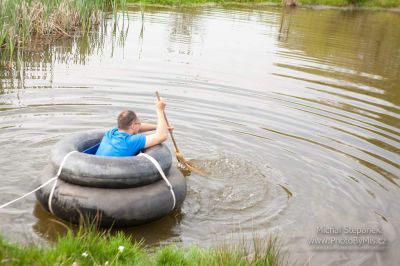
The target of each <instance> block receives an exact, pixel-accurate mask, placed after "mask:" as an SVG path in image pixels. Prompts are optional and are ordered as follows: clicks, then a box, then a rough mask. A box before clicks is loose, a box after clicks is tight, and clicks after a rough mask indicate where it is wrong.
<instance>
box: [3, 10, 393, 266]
mask: <svg viewBox="0 0 400 266" xmlns="http://www.w3.org/2000/svg"><path fill="white" fill-rule="evenodd" d="M399 25H400V14H398V13H391V12H377V11H376V12H370V11H343V10H312V9H294V10H290V9H289V10H286V9H281V8H274V7H231V8H218V7H201V8H181V9H166V8H148V7H146V8H145V9H144V10H143V12H141V11H140V10H139V9H135V8H131V9H130V10H129V12H128V14H127V16H126V17H125V18H122V17H121V18H120V21H119V24H118V26H117V27H116V28H115V29H113V27H112V25H111V22H109V23H108V25H105V27H104V28H102V31H101V32H99V33H96V34H93V35H91V36H89V37H87V38H76V39H60V40H57V41H55V42H53V43H51V44H45V45H44V48H43V46H40V47H39V48H38V47H36V46H33V47H32V48H31V49H30V51H27V52H26V53H25V55H24V59H23V61H22V68H21V69H20V70H18V71H17V70H15V69H12V70H10V69H4V68H3V69H1V70H0V79H1V80H0V86H1V87H0V92H1V95H0V143H1V150H0V173H1V178H0V195H1V197H0V199H1V203H4V202H6V201H8V200H11V199H13V198H16V197H18V196H20V195H22V194H24V193H26V192H28V191H30V190H32V189H33V188H34V187H35V186H36V183H35V180H36V178H37V177H38V176H39V175H40V174H41V172H42V170H43V168H44V167H45V165H46V164H47V163H48V157H49V152H50V150H51V148H52V146H53V145H54V144H55V142H57V141H58V140H60V139H61V138H63V137H65V136H68V135H70V134H71V133H74V132H78V131H83V130H88V129H95V128H107V127H112V126H114V125H115V119H116V116H117V114H118V113H119V112H120V111H121V110H123V109H127V108H131V109H134V110H135V111H137V112H138V114H139V115H140V117H141V118H142V120H143V121H147V122H155V117H156V116H155V108H154V102H155V94H154V92H155V91H156V90H159V91H160V93H161V95H162V96H163V97H164V98H165V99H166V101H167V104H168V105H167V114H168V116H169V120H170V121H171V123H172V124H173V125H174V127H175V135H176V139H177V142H178V144H179V146H180V148H181V150H182V152H183V154H184V155H185V157H187V158H190V159H191V160H192V161H193V163H194V164H196V165H197V166H199V167H200V168H202V169H204V170H206V171H207V172H208V174H207V175H206V176H199V175H196V174H192V175H191V176H188V177H187V184H188V194H187V198H186V201H185V202H184V204H183V206H182V208H181V210H180V211H177V212H174V213H173V214H171V215H170V216H168V217H165V218H163V219H161V220H159V221H156V222H154V223H152V224H149V225H143V226H139V227H135V228H129V229H127V230H126V232H128V233H130V234H132V236H133V237H134V238H136V239H141V238H144V240H145V243H146V244H148V245H150V246H157V245H160V244H164V243H168V242H172V241H176V242H182V243H183V244H184V245H190V244H199V245H202V246H212V245H215V244H217V243H219V242H220V241H235V240H236V239H238V238H241V237H244V238H246V239H247V238H248V239H251V238H252V237H254V236H260V237H266V236H268V235H270V234H272V235H275V236H278V237H279V241H280V243H281V246H282V250H283V251H284V252H288V255H289V261H290V262H291V263H298V264H300V265H303V264H304V263H306V262H310V264H311V265H322V264H324V265H326V264H330V265H337V264H348V265H354V264H364V265H375V264H378V265H395V264H396V262H398V261H400V254H399V253H398V250H399V248H400V189H399V184H400V180H399V176H400V111H399V110H400V85H399V84H400V28H399ZM168 145H169V146H170V147H171V149H172V146H171V143H170V141H169V142H168ZM345 227H352V228H361V227H363V228H365V227H368V228H372V229H379V230H382V233H381V234H379V235H378V236H380V237H382V238H384V239H386V240H387V241H388V244H387V245H386V246H384V247H381V248H380V249H379V248H378V247H377V246H374V245H371V246H367V247H365V246H364V247H363V248H366V249H368V251H361V250H360V248H357V247H353V246H347V247H346V246H345V245H339V246H336V247H335V248H333V247H332V246H330V247H328V250H317V249H318V246H312V245H310V243H309V241H310V239H312V238H314V237H318V236H319V237H321V232H320V233H319V234H317V230H318V228H328V229H329V228H334V229H335V228H345ZM0 230H1V233H2V234H3V235H5V237H6V238H7V239H9V240H11V241H18V242H30V241H37V242H41V243H48V242H51V241H52V240H53V239H54V238H55V237H56V236H57V234H59V233H61V234H62V233H64V232H65V228H64V226H63V225H62V224H60V222H59V220H57V219H56V218H55V217H53V216H51V215H49V214H48V213H46V212H45V211H43V210H42V209H41V207H40V206H39V205H38V204H37V202H36V200H35V197H34V196H30V197H28V198H26V199H24V200H21V201H19V202H17V203H15V204H14V205H12V206H10V207H7V208H5V209H2V210H0ZM326 235H327V236H328V237H332V236H333V237H334V236H335V235H334V234H332V233H327V234H325V235H324V234H322V236H326ZM350 236H352V235H349V236H343V237H350ZM363 236H368V237H375V236H376V235H374V234H372V235H371V234H366V235H363ZM229 239H230V240H229ZM343 247H344V248H343Z"/></svg>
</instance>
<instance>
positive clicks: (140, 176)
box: [50, 130, 172, 188]
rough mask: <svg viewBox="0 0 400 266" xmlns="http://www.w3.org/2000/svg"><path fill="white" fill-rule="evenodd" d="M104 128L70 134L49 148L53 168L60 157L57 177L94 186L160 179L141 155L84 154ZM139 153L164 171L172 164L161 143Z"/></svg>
mask: <svg viewBox="0 0 400 266" xmlns="http://www.w3.org/2000/svg"><path fill="white" fill-rule="evenodd" d="M105 132H106V131H105V130H94V131H87V132H83V133H78V134H74V135H72V136H70V137H67V138H65V139H62V140H60V141H59V142H58V143H57V144H56V145H55V146H54V148H53V149H52V152H51V156H50V162H51V164H52V166H53V167H54V168H55V169H58V168H59V167H60V165H61V162H62V160H63V159H64V157H65V156H66V155H67V154H68V153H70V152H72V151H78V152H77V153H74V154H71V155H70V156H69V157H68V159H67V160H66V161H65V163H64V165H63V168H62V171H61V174H60V177H59V178H60V179H62V180H64V181H66V182H69V183H71V184H76V185H81V186H87V187H98V188H132V187H140V186H144V185H148V184H151V183H154V182H156V181H157V180H160V179H161V175H160V173H159V172H158V171H157V169H156V167H155V166H154V165H153V164H152V163H151V162H150V161H149V160H148V159H146V158H144V157H141V156H126V157H111V156H110V157H106V156H96V155H93V154H88V153H84V152H83V151H85V150H87V149H89V148H91V147H93V146H95V145H96V144H98V143H100V141H101V139H102V137H103V135H104V133H105ZM142 152H145V153H147V154H149V155H150V156H152V157H154V159H156V160H157V161H158V163H159V164H160V166H161V168H162V169H163V171H164V173H165V174H166V175H168V173H169V170H170V168H171V165H172V155H171V152H170V150H169V149H168V147H167V146H166V145H165V144H159V145H156V146H153V147H151V148H148V149H145V150H143V151H142Z"/></svg>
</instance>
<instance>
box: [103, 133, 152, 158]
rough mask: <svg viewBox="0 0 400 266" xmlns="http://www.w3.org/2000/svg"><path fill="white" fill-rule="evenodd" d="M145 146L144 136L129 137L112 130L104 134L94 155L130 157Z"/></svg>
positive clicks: (126, 134)
mask: <svg viewBox="0 0 400 266" xmlns="http://www.w3.org/2000/svg"><path fill="white" fill-rule="evenodd" d="M145 145H146V136H145V135H142V134H136V135H130V134H128V133H125V132H119V131H118V129H117V128H112V129H110V130H109V131H107V132H106V133H105V134H104V137H103V139H102V140H101V143H100V146H99V148H98V149H97V152H96V155H99V156H132V155H136V154H138V153H139V151H140V150H142V149H143V148H144V146H145Z"/></svg>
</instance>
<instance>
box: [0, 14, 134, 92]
mask: <svg viewBox="0 0 400 266" xmlns="http://www.w3.org/2000/svg"><path fill="white" fill-rule="evenodd" d="M127 18H128V17H127V15H126V14H125V13H119V14H117V15H116V17H113V18H112V19H111V18H110V19H109V20H107V21H104V22H103V23H101V24H100V26H99V27H98V30H96V31H93V32H90V33H88V34H84V35H82V36H74V37H62V38H58V39H54V40H47V39H35V38H34V39H33V40H32V42H31V44H29V46H28V47H27V48H24V49H23V50H20V51H18V58H17V59H16V60H15V62H14V63H13V64H12V65H11V67H7V66H0V94H3V93H12V92H13V91H14V90H18V89H24V88H25V86H26V81H28V82H32V83H31V84H29V87H31V88H32V87H33V88H41V87H43V86H45V87H47V86H51V85H52V84H53V77H54V68H55V65H56V64H64V65H67V66H68V65H77V64H79V65H85V64H86V63H87V62H88V60H89V57H90V56H93V55H97V56H111V57H112V56H113V54H114V50H115V49H123V47H124V43H125V39H126V36H127V34H128V30H129V27H128V25H129V20H127ZM107 42H109V43H111V51H110V54H107V55H105V54H103V53H104V46H105V44H106V43H107ZM36 80H42V81H45V82H44V84H46V85H39V84H43V82H38V83H36V82H35V81H36Z"/></svg>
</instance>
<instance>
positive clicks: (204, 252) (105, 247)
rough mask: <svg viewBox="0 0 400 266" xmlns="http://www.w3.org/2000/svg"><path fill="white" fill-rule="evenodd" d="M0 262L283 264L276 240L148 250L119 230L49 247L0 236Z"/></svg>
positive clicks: (70, 237) (79, 236) (71, 237)
mask: <svg viewBox="0 0 400 266" xmlns="http://www.w3.org/2000/svg"><path fill="white" fill-rule="evenodd" d="M0 264H1V265H69V266H70V265H174V266H175V265H193V266H194V265H207V266H208V265H215V266H217V265H271V266H272V265H283V264H284V262H283V259H282V256H281V254H280V253H279V249H278V248H277V244H276V240H268V241H266V242H262V241H254V242H253V244H252V246H251V247H248V246H246V245H245V244H243V243H242V244H240V245H225V246H221V247H220V248H213V249H202V248H199V247H192V248H181V247H179V246H175V245H168V246H164V247H160V248H156V249H155V250H151V251H150V250H148V249H146V248H145V247H143V245H142V244H141V243H137V242H132V241H131V239H129V238H128V237H127V236H125V235H124V234H123V233H117V234H116V235H110V234H109V233H98V232H97V231H95V230H89V232H85V231H84V230H82V229H81V230H80V231H79V232H78V233H77V234H76V235H74V234H73V233H68V234H67V235H66V236H64V237H62V238H60V239H59V240H58V241H57V243H56V244H55V245H54V246H52V247H46V248H44V247H39V246H34V245H31V246H18V245H15V244H9V243H7V242H6V241H4V239H2V238H0Z"/></svg>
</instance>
